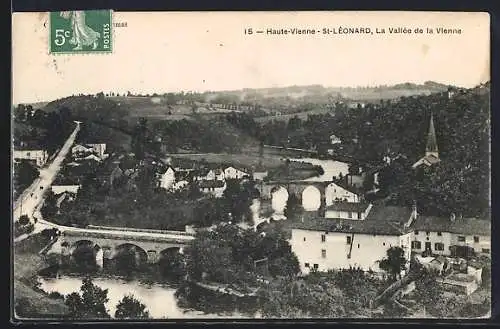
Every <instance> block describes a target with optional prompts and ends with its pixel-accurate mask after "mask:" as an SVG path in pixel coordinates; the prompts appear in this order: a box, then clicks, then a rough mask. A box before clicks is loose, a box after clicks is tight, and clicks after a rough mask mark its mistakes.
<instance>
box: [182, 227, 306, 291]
mask: <svg viewBox="0 0 500 329" xmlns="http://www.w3.org/2000/svg"><path fill="white" fill-rule="evenodd" d="M184 254H185V257H186V269H187V274H188V277H189V278H190V279H192V280H208V281H212V282H219V283H225V284H234V285H237V286H239V287H248V286H252V285H255V284H256V280H257V278H258V276H259V275H258V273H261V274H262V273H265V272H268V274H269V275H270V276H273V277H276V276H287V277H293V276H295V275H296V274H297V273H298V271H299V264H298V260H297V257H296V256H295V254H293V253H292V251H291V248H290V245H289V243H288V241H287V239H286V238H285V235H284V233H283V232H279V231H276V232H273V233H268V234H266V235H265V236H264V235H262V234H259V233H258V232H255V231H254V230H253V229H246V230H245V229H242V228H240V227H239V226H237V225H234V224H220V225H218V226H217V227H216V228H215V229H214V230H201V231H199V232H198V233H197V234H196V238H195V240H193V242H192V243H191V244H190V245H189V247H187V248H186V249H185V250H184ZM262 260H264V262H263V263H264V264H266V266H265V267H266V268H267V270H264V272H257V271H258V270H257V267H256V262H258V261H262ZM264 275H265V274H264Z"/></svg>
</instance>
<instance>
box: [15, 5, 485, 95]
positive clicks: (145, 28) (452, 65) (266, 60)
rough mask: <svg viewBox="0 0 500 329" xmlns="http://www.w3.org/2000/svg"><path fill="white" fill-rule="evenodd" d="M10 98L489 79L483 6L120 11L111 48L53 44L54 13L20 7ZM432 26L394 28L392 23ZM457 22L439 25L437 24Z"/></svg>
mask: <svg viewBox="0 0 500 329" xmlns="http://www.w3.org/2000/svg"><path fill="white" fill-rule="evenodd" d="M12 19H13V22H12V31H13V32H12V45H13V52H12V56H13V65H12V79H13V90H12V100H13V103H14V104H18V103H31V102H41V101H50V100H54V99H57V98H60V97H65V96H69V95H72V94H78V93H84V94H89V93H97V92H100V91H103V92H111V91H112V92H118V93H125V92H127V91H131V92H134V93H137V92H138V93H149V94H152V93H164V92H176V91H210V90H211V91H216V90H235V89H242V88H267V87H283V86H291V85H311V84H321V85H324V86H326V87H328V86H336V87H342V86H353V87H354V86H374V85H384V84H385V85H391V84H396V83H403V82H414V83H423V82H425V81H428V80H432V81H436V82H441V83H445V84H453V85H457V86H462V87H473V86H475V85H477V84H479V83H481V82H485V81H488V80H489V79H490V37H489V30H490V27H489V24H490V19H489V16H488V14H486V13H430V12H425V13H424V12H413V13H410V12H239V13H236V12H219V13H216V12H205V13H201V12H199V13H196V12H193V13H180V12H178V13H168V12H149V13H148V12H115V13H113V21H114V22H115V23H117V22H126V23H127V27H114V28H113V36H114V40H113V42H114V45H113V47H114V49H113V53H112V54H71V55H52V54H49V53H48V37H49V30H48V28H49V24H48V19H49V16H48V13H14V14H13V18H12ZM294 27H297V28H300V29H303V28H311V29H315V30H322V29H323V28H328V29H332V30H333V29H339V27H369V28H371V29H372V31H375V29H377V28H378V29H379V30H381V29H382V28H384V29H385V30H386V33H385V34H378V33H374V34H373V35H371V34H368V35H361V34H342V35H339V34H336V35H333V34H329V35H324V34H315V35H266V34H265V33H264V34H259V35H257V34H253V35H245V33H244V29H245V28H253V29H254V30H256V29H263V30H266V29H267V28H273V29H280V28H294ZM397 27H406V28H409V29H411V30H414V29H415V28H422V29H423V30H424V31H426V28H432V29H434V31H435V32H434V34H427V33H424V34H415V33H412V34H390V33H389V31H388V29H389V28H397ZM439 27H442V28H455V29H461V34H446V35H445V34H437V33H436V29H437V28H439Z"/></svg>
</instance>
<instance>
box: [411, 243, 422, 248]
mask: <svg viewBox="0 0 500 329" xmlns="http://www.w3.org/2000/svg"><path fill="white" fill-rule="evenodd" d="M420 248H422V243H421V242H420V241H412V242H411V249H420Z"/></svg>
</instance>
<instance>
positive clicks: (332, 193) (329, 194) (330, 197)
mask: <svg viewBox="0 0 500 329" xmlns="http://www.w3.org/2000/svg"><path fill="white" fill-rule="evenodd" d="M325 201H326V205H327V206H330V205H332V204H333V203H334V202H336V201H347V202H359V196H358V195H357V194H356V193H354V192H351V191H348V190H347V189H345V188H343V187H341V186H340V185H338V184H335V183H331V184H329V185H328V186H327V187H326V189H325Z"/></svg>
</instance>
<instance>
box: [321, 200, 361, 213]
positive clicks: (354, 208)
mask: <svg viewBox="0 0 500 329" xmlns="http://www.w3.org/2000/svg"><path fill="white" fill-rule="evenodd" d="M368 206H369V203H359V202H343V201H338V202H334V203H333V204H332V205H330V206H328V207H326V210H336V211H350V212H362V211H365V210H366V209H367V208H368Z"/></svg>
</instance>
